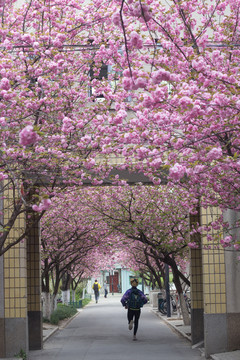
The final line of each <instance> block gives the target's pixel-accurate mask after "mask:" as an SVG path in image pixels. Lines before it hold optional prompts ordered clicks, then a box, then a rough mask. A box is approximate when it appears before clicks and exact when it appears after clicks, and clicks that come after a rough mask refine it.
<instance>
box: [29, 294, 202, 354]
mask: <svg viewBox="0 0 240 360" xmlns="http://www.w3.org/2000/svg"><path fill="white" fill-rule="evenodd" d="M137 338H138V341H133V340H132V331H129V330H128V325H127V310H125V309H124V308H123V307H122V306H121V303H120V296H119V295H114V296H112V295H110V296H109V297H108V298H107V299H105V298H104V297H100V300H99V303H98V304H95V303H90V304H89V305H88V306H87V307H86V308H84V309H83V311H81V312H80V313H79V315H78V316H77V317H75V318H74V319H73V320H72V321H71V322H70V323H69V324H68V325H67V326H66V327H65V328H64V329H62V330H58V331H57V332H55V333H54V334H53V335H52V336H51V337H50V338H49V339H48V340H47V341H46V342H45V343H44V349H43V350H36V351H30V353H29V358H28V359H29V360H40V359H41V360H44V359H46V360H52V359H57V360H96V359H97V360H130V359H137V360H157V359H163V360H166V359H167V360H200V359H203V358H202V357H201V353H200V351H199V350H197V349H194V350H193V349H192V348H191V344H190V342H189V341H188V340H186V339H185V338H183V337H182V336H180V335H179V334H177V333H175V332H173V331H172V330H171V329H170V328H169V327H168V326H167V325H166V323H165V322H163V321H162V320H161V319H160V318H159V317H157V316H156V315H155V314H154V313H153V312H152V311H151V307H150V306H149V305H145V306H144V308H143V310H142V314H141V318H140V322H139V330H138V333H137Z"/></svg>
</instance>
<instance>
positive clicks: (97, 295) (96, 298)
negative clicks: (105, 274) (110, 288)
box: [92, 279, 101, 304]
mask: <svg viewBox="0 0 240 360" xmlns="http://www.w3.org/2000/svg"><path fill="white" fill-rule="evenodd" d="M92 288H93V291H94V295H95V300H96V304H97V303H98V299H99V290H100V289H101V285H100V284H99V283H98V281H97V279H96V280H95V282H94V284H93V286H92Z"/></svg>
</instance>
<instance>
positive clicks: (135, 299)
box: [121, 279, 148, 340]
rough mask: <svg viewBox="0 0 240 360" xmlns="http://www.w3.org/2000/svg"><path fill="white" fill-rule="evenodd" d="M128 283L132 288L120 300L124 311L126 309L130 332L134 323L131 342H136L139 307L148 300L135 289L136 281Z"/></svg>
mask: <svg viewBox="0 0 240 360" xmlns="http://www.w3.org/2000/svg"><path fill="white" fill-rule="evenodd" d="M130 282H131V285H132V287H131V289H128V290H127V291H126V292H125V294H124V295H123V297H122V298H121V303H122V305H123V306H125V308H126V309H128V312H127V319H128V328H129V330H132V328H133V323H134V329H133V340H137V338H136V334H137V330H138V322H139V318H140V315H141V307H143V305H144V304H146V303H147V301H148V300H147V298H146V296H145V295H144V293H143V292H142V291H141V290H139V289H137V286H138V280H137V279H132V280H131V281H130ZM133 319H134V321H133Z"/></svg>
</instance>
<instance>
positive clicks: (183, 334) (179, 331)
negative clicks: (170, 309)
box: [151, 309, 192, 342]
mask: <svg viewBox="0 0 240 360" xmlns="http://www.w3.org/2000/svg"><path fill="white" fill-rule="evenodd" d="M151 311H152V312H153V313H154V314H155V315H156V316H158V317H159V318H160V319H161V320H163V321H164V322H165V324H166V325H168V327H170V328H171V329H173V330H175V331H176V332H177V333H178V334H180V335H182V336H183V337H184V338H185V339H187V340H188V341H190V342H192V338H191V336H189V335H187V334H185V332H183V331H181V329H180V328H179V326H175V325H173V324H171V321H168V320H167V319H166V318H165V317H163V316H162V315H161V314H160V313H159V312H158V311H156V310H154V309H151Z"/></svg>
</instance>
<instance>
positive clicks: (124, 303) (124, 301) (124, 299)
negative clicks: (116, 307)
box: [121, 287, 148, 307]
mask: <svg viewBox="0 0 240 360" xmlns="http://www.w3.org/2000/svg"><path fill="white" fill-rule="evenodd" d="M132 289H136V288H134V287H132V288H131V289H128V290H127V291H126V292H125V294H124V295H123V297H122V298H121V303H122V306H124V307H125V306H127V305H128V301H129V298H130V294H131V291H132ZM138 292H139V294H140V295H141V299H142V302H143V304H146V303H147V302H148V299H147V298H146V296H145V295H144V293H143V292H142V291H141V290H139V289H138Z"/></svg>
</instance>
